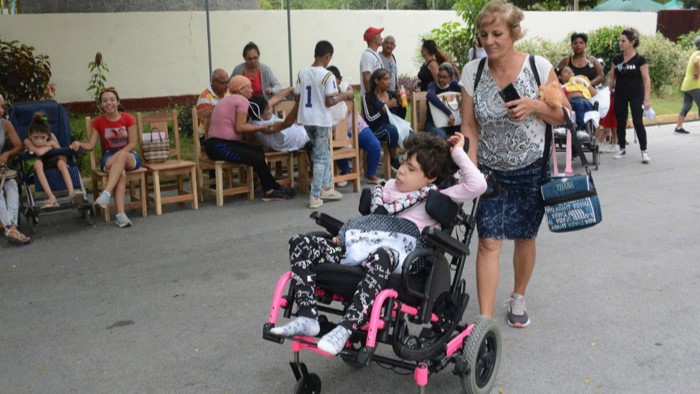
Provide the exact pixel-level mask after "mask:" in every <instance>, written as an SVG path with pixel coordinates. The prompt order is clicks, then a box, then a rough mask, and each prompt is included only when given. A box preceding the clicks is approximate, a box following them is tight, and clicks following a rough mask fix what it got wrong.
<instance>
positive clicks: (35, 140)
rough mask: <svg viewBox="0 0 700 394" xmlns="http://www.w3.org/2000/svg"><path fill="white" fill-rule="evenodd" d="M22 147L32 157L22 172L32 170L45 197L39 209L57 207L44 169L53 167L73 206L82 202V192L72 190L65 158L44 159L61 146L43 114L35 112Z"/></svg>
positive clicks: (25, 163)
mask: <svg viewBox="0 0 700 394" xmlns="http://www.w3.org/2000/svg"><path fill="white" fill-rule="evenodd" d="M24 146H25V147H26V148H27V151H29V153H31V154H32V155H33V157H32V158H30V159H28V160H26V161H25V162H24V168H23V170H24V172H25V173H26V174H28V173H29V172H31V171H32V170H34V173H35V174H36V177H37V179H38V180H39V183H40V184H41V187H42V188H43V189H44V192H45V193H46V196H47V199H46V202H45V203H44V205H43V206H42V207H41V208H42V209H48V208H56V207H58V206H59V204H58V201H56V196H55V195H54V194H53V191H52V190H51V186H50V185H49V181H48V180H47V179H46V172H45V169H47V168H53V167H56V168H58V171H59V172H60V173H61V176H62V177H63V181H64V182H65V184H66V189H68V195H69V196H70V199H71V201H72V202H73V204H74V205H80V204H81V203H82V202H83V192H82V191H80V190H75V189H74V186H73V181H72V180H71V176H70V173H69V172H68V164H67V162H66V156H53V157H46V153H48V152H49V151H51V150H52V149H58V148H60V147H61V145H60V144H59V143H58V139H56V136H55V135H54V134H53V133H52V132H51V127H50V126H49V118H48V117H47V115H46V114H45V113H43V112H37V113H35V114H34V118H33V119H32V122H31V123H30V124H29V132H28V134H27V138H25V140H24Z"/></svg>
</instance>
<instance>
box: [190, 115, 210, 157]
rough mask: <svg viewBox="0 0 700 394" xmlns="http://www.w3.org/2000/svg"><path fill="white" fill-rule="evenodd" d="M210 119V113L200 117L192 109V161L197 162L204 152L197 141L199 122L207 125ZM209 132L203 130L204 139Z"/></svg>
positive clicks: (206, 129) (205, 129)
mask: <svg viewBox="0 0 700 394" xmlns="http://www.w3.org/2000/svg"><path fill="white" fill-rule="evenodd" d="M210 119H211V113H209V114H208V115H207V114H202V116H199V114H198V113H197V107H192V139H193V140H194V161H196V162H199V160H200V159H201V158H202V152H204V147H203V146H202V144H201V142H200V141H199V137H200V135H199V122H204V124H205V125H208V124H209V120H210ZM208 132H209V130H208V128H207V127H205V128H204V138H205V139H206V136H207V133H208Z"/></svg>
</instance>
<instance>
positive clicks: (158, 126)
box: [136, 110, 194, 160]
mask: <svg viewBox="0 0 700 394" xmlns="http://www.w3.org/2000/svg"><path fill="white" fill-rule="evenodd" d="M193 123H194V122H193ZM136 124H137V128H138V130H139V142H140V141H141V140H142V138H143V133H146V132H155V131H156V130H157V131H160V132H167V133H168V136H169V138H170V141H171V142H170V154H169V155H168V156H169V158H173V157H174V158H175V159H176V160H181V159H182V156H181V155H180V127H179V126H178V124H177V111H175V110H172V111H167V112H165V111H164V112H151V113H149V114H145V115H144V114H142V113H141V112H138V113H137V114H136ZM169 124H172V128H171V129H169V128H168V125H169ZM146 126H149V128H148V130H145V127H146ZM140 145H141V144H140V143H139V146H140ZM139 153H140V154H141V157H143V152H142V151H141V149H140V150H139Z"/></svg>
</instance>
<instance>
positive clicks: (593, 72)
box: [557, 33, 603, 86]
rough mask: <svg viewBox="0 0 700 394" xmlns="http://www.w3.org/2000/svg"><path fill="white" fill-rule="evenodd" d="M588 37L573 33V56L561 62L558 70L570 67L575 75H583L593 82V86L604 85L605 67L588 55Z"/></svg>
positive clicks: (584, 34)
mask: <svg viewBox="0 0 700 394" xmlns="http://www.w3.org/2000/svg"><path fill="white" fill-rule="evenodd" d="M587 43H588V35H587V34H586V33H573V34H572V35H571V50H572V51H573V52H574V54H573V55H571V56H567V57H565V58H563V59H561V61H560V62H559V65H558V66H557V69H559V70H561V69H562V68H563V67H564V66H569V67H570V68H571V70H572V71H573V72H574V75H583V76H585V77H586V78H588V80H589V81H591V86H598V85H600V84H601V83H603V66H602V65H601V64H600V62H599V61H598V59H596V58H595V57H593V56H588V55H586V45H587Z"/></svg>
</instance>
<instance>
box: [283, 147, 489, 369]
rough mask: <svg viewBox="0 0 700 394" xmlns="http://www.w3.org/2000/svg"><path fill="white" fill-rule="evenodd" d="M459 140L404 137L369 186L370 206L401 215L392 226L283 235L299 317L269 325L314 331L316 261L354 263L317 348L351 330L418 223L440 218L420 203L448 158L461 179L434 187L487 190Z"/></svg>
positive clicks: (331, 346) (466, 195) (444, 175)
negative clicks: (391, 165) (400, 151)
mask: <svg viewBox="0 0 700 394" xmlns="http://www.w3.org/2000/svg"><path fill="white" fill-rule="evenodd" d="M464 143H465V141H464V136H463V135H462V134H461V133H456V134H455V135H453V136H451V137H449V139H447V141H446V140H444V139H442V138H440V137H437V136H434V135H432V134H428V133H418V134H414V135H412V136H411V137H409V138H408V139H407V140H406V141H405V149H406V153H405V156H404V161H403V163H402V164H401V166H400V168H399V171H398V173H397V175H396V178H395V179H391V180H389V181H387V182H386V183H385V184H384V185H378V186H376V187H375V189H374V191H373V193H372V196H373V197H372V211H373V212H375V213H378V212H381V213H385V214H388V215H392V216H396V217H398V218H401V219H403V220H399V221H397V222H396V223H395V224H401V225H400V226H399V225H396V226H394V228H393V229H392V230H393V231H389V232H384V233H383V235H385V236H384V237H383V238H381V239H371V240H369V241H368V240H367V239H365V240H364V241H365V242H363V240H362V239H360V238H358V237H357V236H353V235H352V234H351V231H349V230H348V231H344V229H343V228H341V230H340V232H339V236H340V237H335V238H333V239H327V238H323V237H317V236H311V235H305V234H300V235H296V236H294V237H292V238H291V239H290V240H289V260H290V264H291V271H292V285H293V286H294V288H295V299H296V301H297V305H298V317H297V318H296V319H294V320H292V321H291V322H289V323H287V324H286V325H284V326H280V327H274V328H272V329H271V330H270V332H271V333H272V334H274V335H279V336H283V337H293V336H297V335H303V336H316V335H318V333H319V332H320V325H319V322H318V320H317V319H318V311H317V308H316V298H315V296H314V293H315V288H316V283H315V280H316V273H315V266H316V265H319V264H347V265H357V264H359V265H361V266H362V267H363V271H364V278H363V280H362V281H361V282H360V283H359V285H358V287H357V290H356V291H355V294H354V295H353V298H352V302H351V304H350V305H349V306H348V308H347V310H346V312H345V315H344V316H343V318H342V319H341V321H340V323H339V324H338V325H337V326H336V328H334V329H333V330H331V331H330V332H329V333H327V334H326V335H324V336H323V337H322V338H321V339H320V341H319V342H318V348H319V349H320V350H322V351H324V352H326V353H329V354H331V355H336V354H338V353H339V352H340V351H341V350H342V349H343V347H344V345H345V343H346V341H347V340H348V339H349V338H350V335H351V334H352V332H353V331H355V330H357V329H358V328H359V327H361V326H362V324H364V323H365V322H366V319H367V318H368V314H369V312H370V310H371V305H372V302H373V301H374V299H375V297H376V296H377V294H379V292H380V291H381V290H382V289H383V287H384V286H385V285H386V283H387V280H388V277H389V275H390V274H391V273H392V272H400V271H401V268H402V263H403V259H404V258H405V257H406V255H407V254H408V253H410V252H411V251H412V250H413V249H415V248H416V245H417V243H418V242H419V239H417V238H420V232H421V231H423V228H425V227H428V226H434V227H436V226H439V224H438V223H437V221H435V220H434V219H433V218H431V217H430V216H429V215H428V214H427V212H426V210H425V199H426V198H427V196H428V193H429V192H430V191H431V190H436V189H438V187H437V186H436V185H440V184H443V183H445V182H447V181H449V180H450V179H452V177H453V175H454V172H455V170H456V167H455V165H456V166H457V167H458V168H459V171H460V175H461V182H459V183H458V184H456V185H454V186H450V187H447V188H445V189H441V190H440V192H441V193H443V194H445V195H447V196H448V197H450V199H452V200H453V201H455V202H457V203H462V202H467V201H471V200H472V199H474V198H476V197H477V196H479V195H481V194H482V193H483V192H484V191H485V190H486V181H485V179H484V176H483V175H482V174H481V173H480V172H479V170H478V169H477V168H476V166H475V165H474V164H473V163H472V162H471V160H470V159H469V157H468V156H467V153H466V152H465V151H464ZM448 144H449V145H448ZM450 145H451V146H450ZM374 216H379V215H374ZM351 221H352V220H351ZM351 221H349V222H348V223H350V222H351ZM399 222H400V223H399ZM346 226H347V223H346ZM398 227H403V228H402V229H398ZM406 227H408V228H411V227H412V229H413V231H412V234H413V235H414V236H413V237H412V236H411V235H407V231H406V230H407V229H406ZM344 228H345V226H344ZM370 230H372V229H370ZM385 231H386V230H385ZM368 233H369V232H366V233H365V235H367V234H368ZM380 234H382V233H381V232H380Z"/></svg>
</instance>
